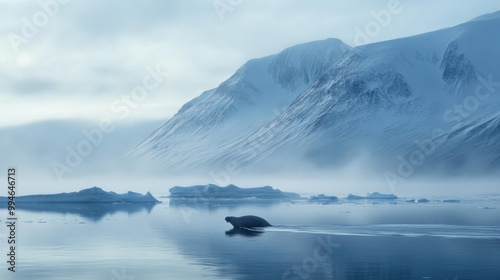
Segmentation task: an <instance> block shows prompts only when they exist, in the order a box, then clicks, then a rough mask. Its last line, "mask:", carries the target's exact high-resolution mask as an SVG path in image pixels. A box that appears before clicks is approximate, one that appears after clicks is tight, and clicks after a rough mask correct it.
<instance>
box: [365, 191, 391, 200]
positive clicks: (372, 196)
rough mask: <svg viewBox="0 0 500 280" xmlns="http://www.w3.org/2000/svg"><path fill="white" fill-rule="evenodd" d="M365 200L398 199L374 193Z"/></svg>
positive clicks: (389, 195)
mask: <svg viewBox="0 0 500 280" xmlns="http://www.w3.org/2000/svg"><path fill="white" fill-rule="evenodd" d="M366 198H368V199H397V198H398V197H397V196H395V195H393V194H383V193H379V192H374V193H371V194H369V195H368V196H367V197H366Z"/></svg>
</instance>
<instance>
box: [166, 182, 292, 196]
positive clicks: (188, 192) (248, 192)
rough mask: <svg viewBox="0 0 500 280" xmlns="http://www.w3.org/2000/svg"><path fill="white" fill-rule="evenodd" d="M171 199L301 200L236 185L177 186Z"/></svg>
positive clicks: (286, 193)
mask: <svg viewBox="0 0 500 280" xmlns="http://www.w3.org/2000/svg"><path fill="white" fill-rule="evenodd" d="M169 191H170V198H201V199H216V198H217V199H218V198H222V199H241V198H251V197H254V198H258V199H285V198H300V196H299V195H298V194H296V193H292V192H282V191H280V190H279V189H274V188H273V187H270V186H265V187H256V188H240V187H237V186H235V185H228V186H226V187H220V186H217V185H214V184H208V185H197V186H191V187H179V186H175V187H172V188H170V190H169Z"/></svg>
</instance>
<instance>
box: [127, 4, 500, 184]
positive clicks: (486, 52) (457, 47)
mask: <svg viewBox="0 0 500 280" xmlns="http://www.w3.org/2000/svg"><path fill="white" fill-rule="evenodd" d="M496 30H500V12H497V13H493V14H488V15H485V16H482V17H479V18H476V19H473V20H471V21H469V22H466V23H464V24H461V25H458V26H455V27H452V28H447V29H443V30H438V31H434V32H430V33H426V34H421V35H417V36H412V37H408V38H402V39H397V40H391V41H386V42H381V43H375V44H369V45H364V46H359V47H356V48H350V47H348V46H346V45H345V44H343V43H342V42H340V41H338V40H333V39H329V40H326V41H320V42H312V43H307V44H303V45H299V46H295V47H292V48H289V49H286V50H285V51H283V52H281V53H279V54H277V55H274V56H269V57H265V58H262V59H257V60H251V61H249V62H248V63H246V64H245V65H244V66H243V67H241V68H240V69H239V70H238V71H237V72H236V73H235V74H234V75H233V76H232V77H231V78H229V79H228V80H227V81H225V82H224V83H222V84H221V85H220V86H219V87H218V88H217V89H213V90H210V91H207V92H205V93H203V94H202V95H200V96H199V97H197V98H195V99H194V100H192V101H190V102H188V103H187V104H186V105H184V106H183V107H182V108H181V110H180V111H179V112H178V113H177V114H176V115H175V116H174V117H173V118H172V119H171V120H170V121H168V122H167V123H166V124H165V125H164V126H163V127H161V128H160V129H159V130H157V131H156V132H155V133H153V134H152V135H151V136H150V137H149V138H147V139H146V140H145V141H144V142H143V143H142V144H141V145H140V146H139V147H138V148H137V149H135V150H134V151H132V152H131V155H133V156H136V157H139V158H143V159H148V160H150V159H156V160H158V161H159V162H160V163H161V165H162V166H163V167H164V168H165V169H166V170H169V169H183V168H185V169H195V168H204V167H210V168H213V167H214V166H228V165H233V166H234V165H236V166H247V165H251V166H258V167H260V168H263V169H267V170H268V169H272V168H276V167H278V166H279V167H281V168H287V167H289V166H294V165H296V164H297V163H304V162H307V163H312V164H315V165H318V166H322V167H324V166H342V165H345V164H347V163H348V162H350V161H353V160H360V159H362V160H363V163H364V164H366V165H367V166H371V167H373V168H374V169H376V170H381V171H384V170H387V171H388V172H389V173H390V174H393V175H394V174H395V175H397V176H403V177H406V175H409V173H413V172H414V170H415V169H421V170H433V171H436V170H444V171H447V172H450V171H456V172H464V171H474V172H475V171H492V170H493V171H498V170H500V98H498V97H499V96H500V67H499V65H500V51H499V50H500V38H499V37H498V36H495V35H494V34H496ZM386 173H387V172H386Z"/></svg>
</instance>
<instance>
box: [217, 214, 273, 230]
mask: <svg viewBox="0 0 500 280" xmlns="http://www.w3.org/2000/svg"><path fill="white" fill-rule="evenodd" d="M226 222H228V223H231V224H232V225H233V227H235V228H255V227H270V226H271V224H270V223H269V222H268V221H266V220H264V219H263V218H261V217H257V216H252V215H248V216H241V217H233V216H229V217H226Z"/></svg>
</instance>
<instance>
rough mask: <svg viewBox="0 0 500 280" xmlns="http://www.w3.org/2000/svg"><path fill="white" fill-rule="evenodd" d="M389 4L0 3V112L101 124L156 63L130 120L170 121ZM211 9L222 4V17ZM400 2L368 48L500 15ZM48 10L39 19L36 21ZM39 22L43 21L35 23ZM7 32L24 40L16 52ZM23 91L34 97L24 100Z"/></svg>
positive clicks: (491, 4) (349, 32)
mask: <svg viewBox="0 0 500 280" xmlns="http://www.w3.org/2000/svg"><path fill="white" fill-rule="evenodd" d="M56 1H59V2H56ZM390 1H397V0H376V1H369V2H367V1H361V0H354V1H331V0H324V1H320V0H316V1H309V2H304V1H298V0H292V1H290V0H276V1H264V0H252V1H250V0H242V1H228V0H218V1H212V0H210V1H206V0H193V1H182V0H175V1H161V0H149V1H119V0H109V1H97V0H88V1H75V0H66V1H63V0H42V1H40V2H38V1H5V0H3V1H0V17H1V18H2V21H1V22H0V31H1V32H2V34H4V36H2V37H1V39H0V53H1V54H2V55H0V83H1V85H0V91H1V92H0V94H1V96H0V98H2V99H7V100H8V101H9V104H10V106H9V108H6V109H5V110H2V111H3V112H1V113H0V114H6V116H7V115H9V116H11V117H13V118H14V119H18V120H22V122H23V123H26V122H34V121H41V120H44V119H53V118H58V119H64V118H70V117H71V118H74V117H76V118H82V119H89V120H98V119H99V118H100V117H101V116H103V115H106V114H108V113H109V112H108V111H109V102H112V100H114V99H116V98H119V97H120V96H121V95H123V94H128V93H130V91H131V90H132V89H133V87H134V86H136V85H137V84H139V83H141V79H142V78H143V77H144V75H145V73H146V68H147V67H154V66H155V65H157V64H161V65H163V67H164V68H166V69H168V72H169V73H170V76H169V78H168V80H166V81H165V82H164V83H162V84H161V86H160V87H158V88H157V89H156V90H155V91H154V92H152V93H151V94H150V95H149V96H148V98H147V99H146V100H145V101H144V102H142V103H141V106H138V107H137V108H136V109H135V114H134V115H133V117H134V118H138V119H150V118H154V119H166V118H168V117H170V116H172V115H173V114H174V113H175V112H176V111H177V110H178V108H180V106H181V105H182V104H184V103H185V102H187V101H189V100H190V99H192V98H194V97H195V96H197V95H199V94H200V93H201V92H203V91H204V90H207V89H209V88H213V87H216V86H217V85H219V84H220V83H221V82H223V81H224V80H225V79H227V78H228V77H229V76H230V75H231V74H232V73H233V72H234V71H236V70H237V68H238V67H239V66H241V65H242V64H243V63H244V62H245V61H247V60H249V59H252V58H255V57H262V56H266V55H270V54H273V53H277V52H279V51H281V50H282V49H284V48H286V47H289V46H291V45H294V44H298V43H303V42H307V41H312V40H320V39H325V38H331V37H336V38H340V39H342V40H343V41H345V42H346V43H348V44H351V45H352V44H353V43H354V36H355V31H354V30H355V28H356V27H359V28H364V27H365V26H366V24H367V23H368V22H370V21H373V20H374V16H373V13H377V12H379V11H380V10H383V9H386V8H387V5H388V3H390ZM66 2H67V3H66ZM40 3H49V4H50V3H51V4H52V6H50V5H49V6H47V5H46V4H40ZM54 3H55V4H54ZM57 3H63V4H59V5H58V6H55V5H56V4H57ZM214 3H225V4H226V6H225V7H226V9H224V10H222V11H223V12H222V14H221V10H220V9H219V10H217V7H216V6H214ZM399 3H400V4H401V5H402V7H403V12H401V13H400V14H398V15H397V16H394V18H393V19H392V21H391V24H390V25H388V26H387V27H384V29H383V30H381V32H380V34H378V36H376V38H372V39H373V42H376V41H381V40H387V39H392V38H397V37H403V36H409V35H413V34H416V33H422V32H427V31H432V30H435V29H438V28H443V27H448V26H451V25H455V24H459V23H461V22H464V21H466V20H468V19H471V18H473V17H476V16H478V15H481V14H484V13H487V12H492V11H495V10H499V9H500V3H499V2H498V1H493V0H488V1H483V2H482V4H481V5H477V3H476V2H475V1H472V0H468V1H462V2H461V5H456V3H454V1H451V0H441V1H430V0H425V1H409V0H399ZM47 7H49V8H47ZM44 13H45V14H46V15H47V19H46V20H45V21H44V18H43V16H42V17H41V16H40V15H43V14H44ZM424 13H425V14H426V19H425V21H424V20H422V14H424ZM221 15H222V16H221ZM37 21H38V22H40V21H42V23H44V24H38V25H39V26H37V24H36V23H37ZM26 22H29V23H26ZM30 23H31V24H34V25H35V28H34V29H35V31H33V30H32V31H33V32H32V33H33V34H34V36H32V37H30V38H24V37H23V28H24V29H26V26H27V25H29V24H30ZM13 34H14V35H18V36H21V38H24V40H23V41H18V42H17V43H18V45H17V48H14V47H13V44H12V38H13V37H12V35H13ZM15 49H17V50H15ZM26 95H29V96H30V98H35V99H37V100H36V101H35V100H33V102H26V99H25V98H26ZM42 96H43V98H42ZM61 98H64V99H65V100H66V102H67V103H66V104H67V105H68V104H71V106H75V105H74V104H78V106H76V107H74V108H70V109H67V108H64V110H63V109H61V108H59V107H57V106H61V104H63V102H62V101H61V100H60V99H61ZM29 106H43V107H44V108H48V110H41V109H39V108H33V107H29ZM51 107H52V108H51ZM83 107H85V108H83ZM50 109H52V110H50ZM24 112H32V113H30V114H29V115H26V114H25V113H24ZM52 112H57V113H56V114H54V113H52ZM19 124H21V122H20V123H19ZM0 125H2V124H0Z"/></svg>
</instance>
